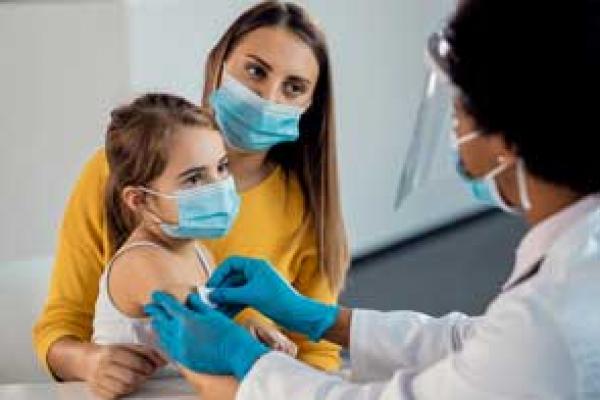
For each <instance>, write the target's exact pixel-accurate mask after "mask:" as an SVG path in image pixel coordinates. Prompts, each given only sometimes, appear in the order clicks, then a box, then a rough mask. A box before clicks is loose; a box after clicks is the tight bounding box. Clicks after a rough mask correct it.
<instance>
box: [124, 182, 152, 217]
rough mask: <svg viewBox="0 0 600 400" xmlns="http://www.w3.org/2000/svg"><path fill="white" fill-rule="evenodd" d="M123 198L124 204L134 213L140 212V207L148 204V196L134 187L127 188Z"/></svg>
mask: <svg viewBox="0 0 600 400" xmlns="http://www.w3.org/2000/svg"><path fill="white" fill-rule="evenodd" d="M121 198H122V200H123V203H125V205H127V207H128V208H129V209H130V210H131V211H134V212H136V211H138V210H139V208H140V206H142V205H144V204H145V203H146V194H145V193H144V192H143V191H141V190H140V189H139V188H136V187H133V186H126V187H125V188H124V189H123V191H122V192H121Z"/></svg>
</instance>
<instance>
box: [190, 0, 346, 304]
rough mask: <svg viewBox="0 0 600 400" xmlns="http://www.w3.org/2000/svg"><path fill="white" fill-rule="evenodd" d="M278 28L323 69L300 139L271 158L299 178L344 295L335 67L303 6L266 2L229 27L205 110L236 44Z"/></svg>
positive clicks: (322, 262) (335, 284)
mask: <svg viewBox="0 0 600 400" xmlns="http://www.w3.org/2000/svg"><path fill="white" fill-rule="evenodd" d="M262 27H278V28H284V29H287V30H289V31H290V32H292V33H294V34H295V35H297V36H298V37H299V38H300V39H301V40H302V41H303V42H304V43H306V44H307V45H308V46H309V47H310V48H311V49H312V51H313V53H314V55H315V57H316V59H317V61H318V63H319V79H318V81H317V85H316V88H315V94H314V97H313V101H312V105H311V106H310V108H309V109H308V110H307V111H306V113H305V114H304V115H303V116H302V119H301V121H300V132H301V135H300V138H299V140H298V141H297V142H294V143H284V144H280V145H277V146H275V147H273V148H272V149H271V150H270V151H269V154H268V158H269V159H270V160H272V161H274V162H276V163H277V164H279V165H281V167H282V168H283V169H284V171H285V172H286V175H287V176H288V178H289V176H290V175H291V174H294V175H295V176H297V178H298V180H299V182H300V186H301V188H302V192H303V195H304V202H305V206H306V209H307V215H306V216H305V225H308V226H310V227H314V229H315V232H316V238H317V250H318V255H319V266H320V268H321V270H322V271H323V272H324V273H325V275H326V276H327V278H328V280H329V284H330V287H331V289H332V290H334V291H335V292H336V293H338V292H339V291H340V290H341V289H342V288H343V285H344V281H345V277H346V273H347V270H348V266H349V255H348V243H347V239H346V230H345V227H344V222H343V219H342V213H341V206H340V195H339V185H338V170H337V152H336V151H337V150H336V147H337V146H336V127H335V117H334V104H333V88H332V81H331V65H330V61H329V52H328V49H327V44H326V41H325V36H324V33H323V32H322V31H321V29H320V28H319V27H318V26H317V25H316V24H315V22H314V21H313V20H312V19H311V18H310V16H309V15H308V14H307V13H306V11H305V10H304V9H302V8H301V7H300V6H298V5H296V4H293V3H288V2H280V1H264V2H261V3H259V4H257V5H256V6H254V7H252V8H250V9H249V10H247V11H246V12H244V13H243V14H242V15H241V16H239V17H238V19H237V20H236V21H235V22H234V23H233V24H232V25H231V26H230V27H229V29H228V30H227V31H226V32H225V34H224V35H223V36H222V37H221V39H220V40H219V41H218V43H217V44H216V45H215V47H214V48H213V49H212V50H211V52H210V54H209V57H208V60H207V62H206V69H205V79H204V92H203V96H202V104H203V106H205V107H208V106H209V101H208V100H209V96H210V94H211V93H212V92H213V91H214V90H215V89H217V87H218V85H219V82H220V80H221V73H222V70H223V64H224V62H225V60H226V59H227V57H228V56H229V54H230V53H231V51H232V50H233V49H234V48H235V46H236V44H238V43H239V42H240V40H241V39H242V38H243V37H244V36H245V35H246V34H247V33H249V32H251V31H254V30H256V29H258V28H262Z"/></svg>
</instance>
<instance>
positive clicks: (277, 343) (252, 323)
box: [242, 319, 298, 358]
mask: <svg viewBox="0 0 600 400" xmlns="http://www.w3.org/2000/svg"><path fill="white" fill-rule="evenodd" d="M242 326H244V327H245V328H246V329H248V330H249V331H250V333H251V334H252V336H254V337H255V338H256V339H258V340H260V341H261V342H262V343H264V344H265V345H267V346H269V347H270V348H272V349H273V350H276V351H281V352H283V353H286V354H287V355H289V356H290V357H293V358H296V356H297V355H298V346H296V343H294V342H292V341H291V340H290V338H288V337H287V336H286V335H284V334H283V333H282V332H281V331H280V330H279V329H278V328H277V327H276V326H273V325H270V324H267V323H262V322H259V321H257V320H255V319H249V320H247V321H244V322H243V323H242Z"/></svg>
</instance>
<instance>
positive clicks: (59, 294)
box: [33, 149, 109, 368]
mask: <svg viewBox="0 0 600 400" xmlns="http://www.w3.org/2000/svg"><path fill="white" fill-rule="evenodd" d="M107 179H108V164H107V161H106V157H105V153H104V149H101V150H99V151H97V152H96V153H95V154H94V155H93V156H92V158H91V159H90V160H89V161H88V162H87V164H86V166H85V168H84V169H83V172H82V174H81V175H80V177H79V179H78V181H77V183H76V186H75V188H74V190H73V192H72V193H71V196H70V199H69V202H68V205H67V208H66V211H65V213H64V217H63V221H62V226H61V230H60V234H59V239H58V248H57V252H56V256H55V261H54V267H53V272H52V277H51V281H50V288H49V294H48V298H47V300H46V304H45V307H44V309H43V311H42V314H41V315H40V317H39V319H38V321H37V323H36V324H35V326H34V328H33V342H34V348H35V351H36V354H37V356H38V359H39V360H40V363H41V364H42V365H44V366H45V367H46V368H48V365H47V362H46V358H47V354H48V350H49V348H50V346H51V345H52V344H53V343H54V342H55V341H56V340H58V339H60V338H62V337H65V336H73V337H76V338H79V339H81V340H89V339H90V337H91V333H92V321H93V316H94V307H95V302H96V297H97V295H98V284H99V280H100V275H101V274H102V271H103V269H104V265H105V263H106V260H107V258H108V257H109V255H108V254H107V252H108V251H109V250H108V249H109V246H108V238H107V234H106V231H107V230H106V227H105V225H106V221H105V215H104V188H105V186H106V181H107Z"/></svg>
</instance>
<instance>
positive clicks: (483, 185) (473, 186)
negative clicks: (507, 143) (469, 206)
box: [452, 131, 531, 214]
mask: <svg viewBox="0 0 600 400" xmlns="http://www.w3.org/2000/svg"><path fill="white" fill-rule="evenodd" d="M479 136H480V133H479V132H477V131H474V132H471V133H468V134H466V135H463V136H462V137H460V138H457V137H456V134H454V135H453V139H454V140H453V141H452V150H453V156H454V160H455V163H456V170H457V172H458V174H459V175H460V176H461V178H462V179H463V180H464V182H465V183H466V184H467V186H468V187H469V190H470V192H471V195H472V196H473V197H474V198H475V199H477V200H479V201H480V202H482V203H484V204H487V205H490V206H496V207H498V208H500V209H501V210H502V211H504V212H507V213H510V214H520V213H522V212H523V211H527V210H529V209H531V201H530V200H529V194H528V191H527V182H526V179H525V166H524V165H523V162H522V160H518V161H517V186H518V191H519V200H520V201H519V202H520V207H515V206H511V205H509V204H508V203H507V202H506V200H504V197H502V194H501V193H500V190H499V189H498V184H497V183H496V177H497V176H498V175H500V174H501V173H503V172H504V171H506V170H507V169H508V168H509V167H510V166H511V164H510V163H502V162H501V163H500V165H498V166H497V167H496V168H494V169H493V170H491V171H490V172H488V173H487V174H485V175H484V176H483V177H482V178H474V177H473V176H471V174H469V172H467V170H466V169H465V167H464V164H463V162H462V159H461V157H460V152H459V148H460V146H461V145H463V144H465V143H467V142H470V141H471V140H473V139H475V138H477V137H479Z"/></svg>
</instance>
